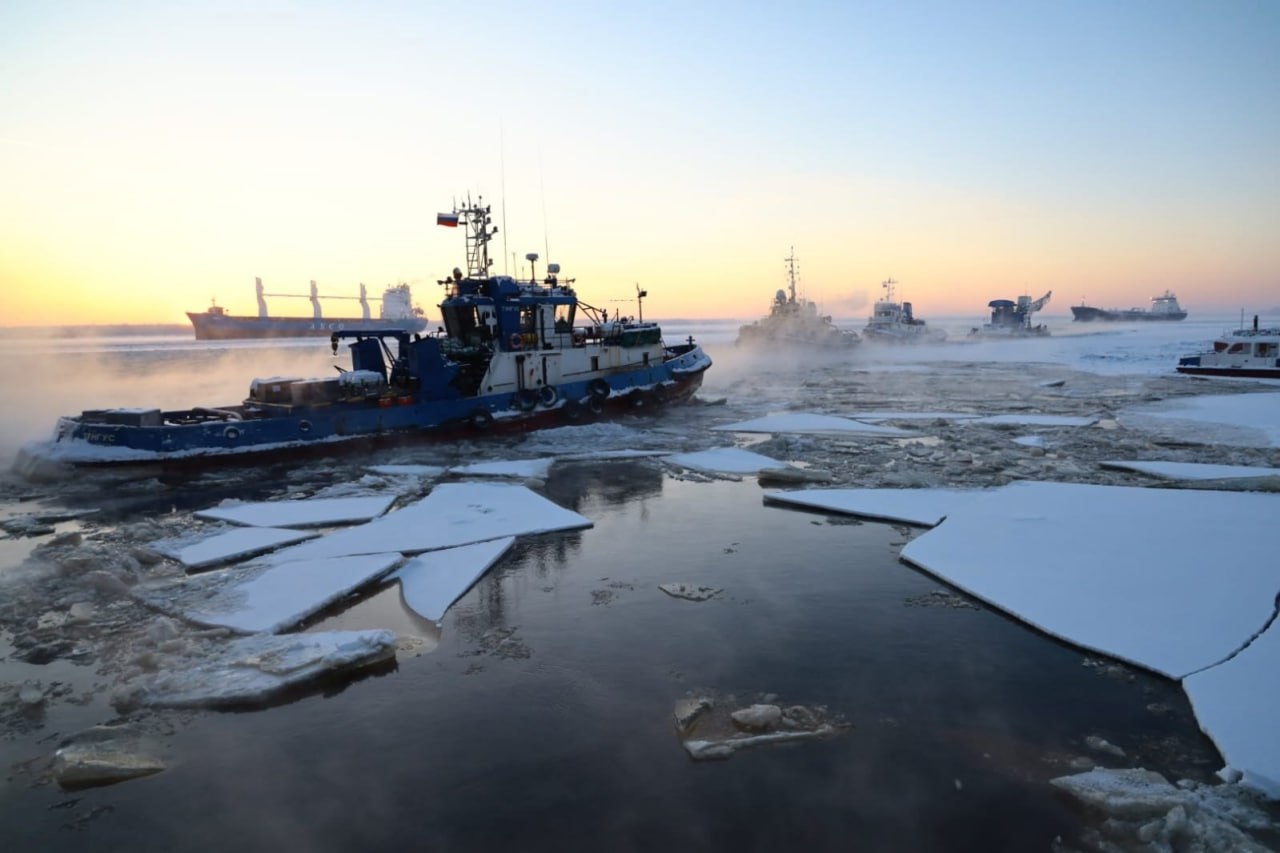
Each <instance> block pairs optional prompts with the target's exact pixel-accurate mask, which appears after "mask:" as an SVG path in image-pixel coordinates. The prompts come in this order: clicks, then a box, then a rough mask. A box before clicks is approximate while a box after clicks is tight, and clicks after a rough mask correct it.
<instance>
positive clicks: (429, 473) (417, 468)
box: [369, 465, 448, 478]
mask: <svg viewBox="0 0 1280 853" xmlns="http://www.w3.org/2000/svg"><path fill="white" fill-rule="evenodd" d="M369 470H370V471H373V472H374V473H375V474H383V475H386V476H389V477H424V478H434V477H440V476H443V475H444V472H445V471H447V470H448V469H447V468H445V467H444V466H443V465H370V466H369Z"/></svg>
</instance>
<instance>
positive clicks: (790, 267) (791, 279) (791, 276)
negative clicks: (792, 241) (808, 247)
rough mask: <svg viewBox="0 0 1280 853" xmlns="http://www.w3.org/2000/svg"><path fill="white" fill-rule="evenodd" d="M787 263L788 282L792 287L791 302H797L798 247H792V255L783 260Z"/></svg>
mask: <svg viewBox="0 0 1280 853" xmlns="http://www.w3.org/2000/svg"><path fill="white" fill-rule="evenodd" d="M783 260H784V261H786V262H787V282H788V283H789V285H790V290H791V301H792V302H795V301H796V247H795V246H792V247H791V254H790V255H788V256H787V257H785V258H783Z"/></svg>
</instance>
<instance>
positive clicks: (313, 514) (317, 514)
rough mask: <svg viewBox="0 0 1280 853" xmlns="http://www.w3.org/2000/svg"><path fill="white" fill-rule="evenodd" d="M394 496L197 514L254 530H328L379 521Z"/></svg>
mask: <svg viewBox="0 0 1280 853" xmlns="http://www.w3.org/2000/svg"><path fill="white" fill-rule="evenodd" d="M395 500H396V498H395V495H379V496H377V497H362V498H311V499H302V500H291V501H265V502H262V503H242V504H236V505H234V506H218V507H214V508H213V509H203V510H200V511H199V512H197V513H196V515H197V516H199V517H200V518H210V519H214V520H215V521H229V522H231V523H233V524H247V525H250V526H253V527H325V526H328V525H330V524H350V523H352V522H356V521H368V520H369V519H371V518H377V517H378V516H380V515H382V514H383V513H384V512H386V511H387V509H388V508H390V506H391V504H393V503H395Z"/></svg>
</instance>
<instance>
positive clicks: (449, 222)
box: [436, 213, 458, 228]
mask: <svg viewBox="0 0 1280 853" xmlns="http://www.w3.org/2000/svg"><path fill="white" fill-rule="evenodd" d="M436 224H437V225H443V226H444V227H446V228H457V227H458V214H456V213H437V214H436Z"/></svg>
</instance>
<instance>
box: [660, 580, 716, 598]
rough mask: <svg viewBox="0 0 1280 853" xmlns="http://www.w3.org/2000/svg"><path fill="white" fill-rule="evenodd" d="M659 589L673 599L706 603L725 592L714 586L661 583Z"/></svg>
mask: <svg viewBox="0 0 1280 853" xmlns="http://www.w3.org/2000/svg"><path fill="white" fill-rule="evenodd" d="M658 589H660V590H662V591H663V592H665V593H666V594H667V595H670V596H672V597H673V598H687V599H688V600H689V601H706V600H707V599H709V598H714V597H715V596H717V595H719V594H720V593H721V592H723V591H724V590H721V589H717V588H716V587H714V586H700V585H698V584H692V583H660V584H658Z"/></svg>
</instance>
